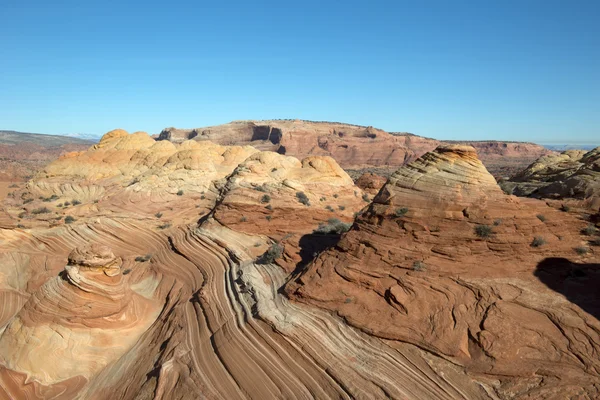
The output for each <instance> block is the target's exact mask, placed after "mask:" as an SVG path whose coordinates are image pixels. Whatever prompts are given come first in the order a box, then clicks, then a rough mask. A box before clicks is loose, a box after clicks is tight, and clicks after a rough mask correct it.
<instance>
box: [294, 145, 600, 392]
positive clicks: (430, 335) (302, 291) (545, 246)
mask: <svg viewBox="0 0 600 400" xmlns="http://www.w3.org/2000/svg"><path fill="white" fill-rule="evenodd" d="M583 227H585V224H584V223H583V222H581V221H580V220H578V219H576V218H574V217H573V216H571V215H570V214H567V213H564V212H560V211H557V210H555V209H553V208H550V207H548V206H547V205H546V204H545V203H543V202H540V201H537V200H532V199H517V198H516V197H512V196H506V195H504V194H503V192H502V191H501V190H500V188H499V187H498V186H497V184H496V182H495V179H494V178H493V177H492V176H491V175H490V174H489V173H488V172H487V170H486V169H485V167H484V166H483V164H482V163H481V162H480V161H479V160H478V158H477V154H476V151H475V149H474V148H473V147H470V146H443V147H439V148H438V149H436V151H434V152H431V153H428V154H426V155H424V156H423V157H422V158H420V159H419V160H417V161H415V162H413V163H411V164H409V165H407V166H405V167H403V168H400V169H399V170H398V171H397V172H396V173H394V174H393V175H392V176H391V177H390V179H389V181H388V183H387V184H386V185H385V186H384V187H383V188H382V189H381V191H380V192H379V194H378V195H377V196H376V197H375V198H374V200H373V203H372V204H371V205H370V207H369V208H368V210H367V211H365V212H364V213H363V214H362V215H361V216H360V217H359V218H358V220H357V221H356V222H355V225H354V227H353V228H352V230H351V231H350V232H348V233H347V234H346V235H345V236H344V237H343V238H342V240H341V241H340V243H338V244H337V246H336V247H335V248H333V249H330V250H328V251H326V252H325V253H323V254H321V255H320V256H319V257H318V259H317V260H316V261H315V262H314V263H313V264H311V265H310V266H309V267H308V269H307V270H306V271H304V272H303V273H302V274H301V276H300V277H299V278H297V279H296V280H294V281H291V282H290V283H289V284H288V285H287V287H286V292H287V293H288V295H289V297H290V298H291V299H293V300H297V301H300V302H303V303H306V304H311V305H316V306H319V307H322V308H325V309H328V310H330V311H333V312H334V313H335V314H337V315H340V316H341V317H342V318H344V319H345V320H346V321H347V322H348V323H350V324H351V325H353V326H355V327H357V328H359V329H361V330H362V331H364V332H368V333H370V334H373V335H375V336H378V337H381V338H385V339H388V340H395V341H402V342H408V343H413V344H415V345H417V346H419V347H421V348H424V349H427V350H428V351H431V352H432V353H434V354H437V355H439V356H441V357H444V358H447V359H451V360H452V361H453V362H455V363H457V364H460V365H462V366H464V367H465V368H466V370H467V371H468V373H469V374H470V375H471V376H474V377H478V379H483V380H484V381H487V382H489V383H490V384H491V386H492V387H493V388H494V389H493V390H494V391H495V393H496V394H497V395H498V396H499V397H500V398H515V397H518V398H546V397H549V396H550V397H552V396H555V397H556V396H558V397H569V396H574V395H578V394H582V393H586V395H587V396H588V397H589V398H593V397H596V396H598V394H599V393H598V386H597V385H598V384H600V377H599V375H598V373H597V371H598V368H599V367H600V365H598V361H597V358H596V357H595V356H594V354H595V353H596V352H597V351H598V350H599V349H598V346H597V343H599V342H598V340H597V337H598V336H597V329H598V327H599V325H598V320H597V319H596V315H595V314H594V313H595V311H592V310H593V308H589V304H587V305H585V306H580V305H578V304H579V303H572V302H570V301H568V300H566V299H565V298H564V297H562V296H561V295H560V294H557V293H556V292H554V291H553V290H558V291H560V290H563V289H564V286H565V285H571V284H573V285H574V284H575V282H573V283H571V282H570V281H568V280H567V281H566V282H565V281H563V282H562V283H560V284H558V285H557V286H558V288H557V286H554V287H552V286H550V285H548V286H550V287H551V289H553V290H550V289H549V288H548V286H546V285H547V283H546V282H545V281H544V280H541V279H538V277H539V276H540V274H541V275H544V274H546V273H549V272H548V271H550V270H553V268H559V269H560V266H559V267H556V261H553V260H559V259H569V260H571V261H567V263H569V265H572V267H570V268H573V269H577V268H578V266H580V267H579V268H585V265H586V264H587V265H590V266H591V265H596V264H597V263H598V262H599V261H600V257H599V255H598V254H597V253H596V251H595V250H593V251H592V250H590V249H588V248H586V251H585V252H583V251H575V250H576V249H577V248H579V247H581V246H583V245H584V244H585V243H586V240H587V239H586V238H585V236H581V235H580V234H579V231H580V230H581V229H582V228H583ZM590 268H591V267H590ZM553 279H554V278H553ZM554 282H556V281H554ZM584 338H586V339H584ZM588 339H589V340H588ZM492 382H494V383H492Z"/></svg>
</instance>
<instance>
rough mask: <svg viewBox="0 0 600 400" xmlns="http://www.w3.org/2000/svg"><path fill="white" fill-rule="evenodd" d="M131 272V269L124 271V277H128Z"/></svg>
mask: <svg viewBox="0 0 600 400" xmlns="http://www.w3.org/2000/svg"><path fill="white" fill-rule="evenodd" d="M130 272H131V269H130V268H127V269H124V270H123V275H128V274H129V273H130Z"/></svg>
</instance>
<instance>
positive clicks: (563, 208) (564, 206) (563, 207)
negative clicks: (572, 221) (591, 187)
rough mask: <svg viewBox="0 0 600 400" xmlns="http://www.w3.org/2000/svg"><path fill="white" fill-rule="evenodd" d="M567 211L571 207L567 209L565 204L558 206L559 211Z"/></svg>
mask: <svg viewBox="0 0 600 400" xmlns="http://www.w3.org/2000/svg"><path fill="white" fill-rule="evenodd" d="M569 210H571V207H569V206H568V205H566V204H562V205H561V206H560V211H564V212H569Z"/></svg>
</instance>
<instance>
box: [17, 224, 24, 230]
mask: <svg viewBox="0 0 600 400" xmlns="http://www.w3.org/2000/svg"><path fill="white" fill-rule="evenodd" d="M17 228H19V229H25V225H22V224H17Z"/></svg>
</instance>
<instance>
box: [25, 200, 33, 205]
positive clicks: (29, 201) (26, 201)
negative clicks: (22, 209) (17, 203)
mask: <svg viewBox="0 0 600 400" xmlns="http://www.w3.org/2000/svg"><path fill="white" fill-rule="evenodd" d="M32 201H33V199H25V200H23V204H27V203H31V202H32Z"/></svg>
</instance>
